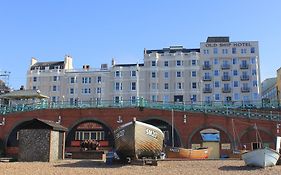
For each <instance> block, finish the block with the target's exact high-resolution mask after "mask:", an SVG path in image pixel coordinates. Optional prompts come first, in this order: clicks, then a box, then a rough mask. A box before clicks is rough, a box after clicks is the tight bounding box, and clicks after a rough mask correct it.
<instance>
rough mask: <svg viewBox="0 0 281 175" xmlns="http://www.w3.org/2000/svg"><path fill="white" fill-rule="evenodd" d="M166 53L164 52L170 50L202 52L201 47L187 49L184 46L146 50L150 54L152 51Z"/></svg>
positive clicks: (173, 51) (172, 51) (171, 51)
mask: <svg viewBox="0 0 281 175" xmlns="http://www.w3.org/2000/svg"><path fill="white" fill-rule="evenodd" d="M153 52H156V53H159V54H161V53H164V52H169V53H176V52H182V53H190V52H200V49H199V48H195V49H186V48H183V47H182V46H170V47H169V48H163V49H157V50H145V53H146V54H150V53H153Z"/></svg>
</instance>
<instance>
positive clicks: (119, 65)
mask: <svg viewBox="0 0 281 175" xmlns="http://www.w3.org/2000/svg"><path fill="white" fill-rule="evenodd" d="M137 65H139V66H140V67H141V66H144V64H115V65H114V67H131V66H137Z"/></svg>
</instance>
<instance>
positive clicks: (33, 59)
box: [30, 57, 38, 66]
mask: <svg viewBox="0 0 281 175" xmlns="http://www.w3.org/2000/svg"><path fill="white" fill-rule="evenodd" d="M37 61H38V60H37V59H36V58H34V57H32V58H31V63H30V66H33V65H34V64H35V63H37Z"/></svg>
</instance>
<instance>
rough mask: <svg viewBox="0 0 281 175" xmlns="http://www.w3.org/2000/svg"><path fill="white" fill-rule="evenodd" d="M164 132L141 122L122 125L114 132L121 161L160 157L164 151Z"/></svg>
mask: <svg viewBox="0 0 281 175" xmlns="http://www.w3.org/2000/svg"><path fill="white" fill-rule="evenodd" d="M163 140H164V134H163V132H162V131H161V130H160V129H159V128H157V127H155V126H153V125H149V124H146V123H143V122H139V121H132V122H129V123H127V124H124V125H122V126H121V127H119V128H118V129H117V130H115V131H114V141H115V149H116V153H117V154H118V156H119V157H120V158H121V159H126V158H128V157H129V158H131V159H139V158H142V157H151V158H154V157H158V156H160V153H161V151H162V149H163Z"/></svg>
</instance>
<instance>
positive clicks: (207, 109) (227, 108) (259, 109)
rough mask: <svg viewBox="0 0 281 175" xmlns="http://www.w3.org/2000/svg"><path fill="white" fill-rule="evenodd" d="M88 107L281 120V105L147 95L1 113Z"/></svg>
mask: <svg viewBox="0 0 281 175" xmlns="http://www.w3.org/2000/svg"><path fill="white" fill-rule="evenodd" d="M84 108H140V109H142V108H143V109H144V108H149V109H161V110H172V109H173V110H175V111H187V112H201V113H207V114H215V115H222V116H229V117H243V118H251V119H264V120H274V121H281V116H280V114H279V112H278V110H281V108H280V107H279V105H276V106H273V105H272V104H270V105H269V106H263V105H261V104H260V105H258V103H254V104H251V105H241V103H240V105H238V103H237V104H236V103H222V102H221V103H219V102H212V103H198V102H197V103H192V102H190V103H164V102H152V101H147V100H145V99H143V98H140V99H137V100H133V101H77V102H67V101H61V102H47V101H41V102H39V103H33V104H19V105H13V106H1V109H0V114H2V115H6V114H9V113H14V112H27V111H34V110H42V109H84Z"/></svg>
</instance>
